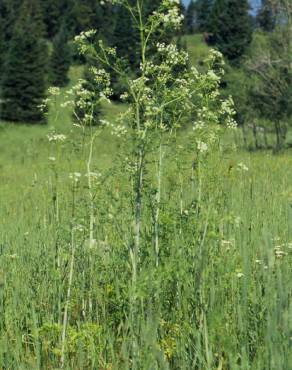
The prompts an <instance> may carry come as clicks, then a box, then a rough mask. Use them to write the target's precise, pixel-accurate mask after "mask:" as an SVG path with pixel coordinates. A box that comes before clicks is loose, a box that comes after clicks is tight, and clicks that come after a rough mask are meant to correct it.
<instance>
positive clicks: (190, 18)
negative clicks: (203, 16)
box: [184, 0, 196, 34]
mask: <svg viewBox="0 0 292 370" xmlns="http://www.w3.org/2000/svg"><path fill="white" fill-rule="evenodd" d="M195 16H196V5H195V3H194V1H193V0H191V2H190V3H189V5H188V7H187V10H186V14H185V25H184V27H185V30H186V33H187V34H192V33H194V31H195Z"/></svg>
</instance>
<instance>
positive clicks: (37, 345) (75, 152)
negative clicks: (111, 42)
mask: <svg viewBox="0 0 292 370" xmlns="http://www.w3.org/2000/svg"><path fill="white" fill-rule="evenodd" d="M201 47H202V49H204V45H203V46H202V45H201ZM196 52H198V53H199V54H200V55H203V54H204V53H205V52H206V49H204V50H201V51H197V50H196V48H193V49H191V55H192V57H193V58H196V57H195V55H196ZM72 73H74V75H72V76H71V77H72V80H74V79H76V78H78V76H80V74H81V73H80V70H76V69H74V70H73V72H72ZM56 99H57V100H56V102H55V103H54V104H53V106H52V109H51V111H50V115H49V125H48V126H35V127H31V126H25V125H7V124H4V123H1V124H0V148H1V155H0V220H1V222H0V369H5V370H6V369H7V370H8V369H12V370H14V369H21V370H22V369H23V370H24V369H27V370H31V369H60V368H64V369H68V370H69V369H96V370H101V369H102V370H113V369H115V370H128V369H133V370H134V369H135V370H143V369H145V370H146V369H147V370H155V369H172V370H174V369H175V370H181V369H182V370H184V369H185V370H190V369H194V370H205V369H206V370H215V369H216V370H247V369H250V370H268V369H270V370H290V369H291V370H292V352H291V341H292V306H291V295H292V286H291V279H292V269H291V266H292V228H291V225H292V172H291V171H290V169H291V166H292V157H291V154H290V152H289V151H286V152H283V153H281V154H279V155H273V154H272V153H271V152H269V151H261V152H254V153H249V152H245V151H242V150H240V149H234V148H232V145H231V143H232V142H233V136H232V137H231V136H229V137H227V136H225V137H223V138H222V139H221V143H220V145H218V148H217V150H215V151H214V153H210V154H208V155H207V154H206V156H203V157H202V158H198V156H197V155H196V154H195V153H194V152H195V151H194V147H193V146H192V145H193V142H192V139H191V138H190V132H189V131H190V130H188V129H185V130H183V131H180V132H178V134H177V137H175V138H173V139H172V140H171V141H170V142H169V143H168V144H167V145H166V144H165V152H164V157H163V162H162V163H163V164H161V168H162V170H161V172H162V173H163V177H162V184H160V185H161V194H160V199H159V211H160V212H159V217H158V216H157V219H156V215H155V210H156V209H157V208H156V207H157V192H158V191H157V188H158V186H157V188H156V185H157V183H159V181H160V180H161V179H160V177H159V176H158V175H159V173H160V172H159V171H158V170H157V168H158V164H159V160H161V158H160V157H158V158H157V157H156V153H155V152H154V153H151V154H150V156H149V163H147V165H148V167H147V169H148V172H146V174H145V176H146V180H145V184H146V185H145V195H144V197H143V211H142V215H141V241H140V250H139V256H135V253H134V251H133V248H132V239H133V202H134V200H133V191H132V188H133V184H132V183H131V182H130V181H129V178H130V175H129V174H130V173H131V168H130V165H129V162H127V160H126V156H127V155H128V153H129V148H128V146H129V145H130V144H129V143H127V142H124V141H123V138H119V137H116V136H113V135H112V134H111V132H110V129H109V128H106V129H104V130H103V131H101V132H100V134H99V136H97V138H96V139H95V140H94V142H93V145H92V147H91V145H90V140H91V138H92V136H91V134H92V132H90V130H89V129H88V130H85V131H84V132H83V131H82V130H80V128H77V127H73V126H72V124H71V116H70V111H68V110H60V109H59V106H60V104H61V103H62V102H63V100H64V94H61V95H60V96H59V97H57V98H56ZM124 109H125V108H124V107H123V106H122V105H118V104H114V105H109V106H108V105H104V106H103V112H104V117H105V118H107V119H108V120H109V121H111V122H113V121H115V119H116V117H117V116H118V115H119V113H120V112H122V111H123V110H124ZM52 133H53V134H58V135H59V134H62V135H65V136H66V138H64V140H63V139H62V140H59V141H58V140H55V141H54V140H52V141H51V142H50V141H49V140H48V136H49V137H50V135H52ZM232 135H233V134H232ZM238 137H240V134H239V133H238V134H237V138H238ZM238 140H239V139H238ZM91 149H92V153H91ZM91 154H92V157H91ZM89 158H90V160H89ZM89 162H90V169H89ZM89 173H90V174H91V175H90V178H94V181H93V184H89V182H88V174H89ZM157 220H158V222H157ZM155 221H156V222H155ZM157 225H158V229H157V230H156V229H155V228H156V227H157ZM156 236H157V237H158V238H159V249H158V248H157V243H156V241H155V240H154V239H155V237H156ZM135 258H136V259H135ZM133 266H134V267H135V268H136V270H135V271H134V272H133ZM64 328H66V332H64Z"/></svg>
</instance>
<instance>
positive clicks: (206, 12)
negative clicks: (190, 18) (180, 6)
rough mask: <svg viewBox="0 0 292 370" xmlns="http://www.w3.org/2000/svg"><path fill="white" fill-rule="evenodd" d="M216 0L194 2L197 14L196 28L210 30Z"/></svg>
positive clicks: (201, 30) (203, 30) (202, 30)
mask: <svg viewBox="0 0 292 370" xmlns="http://www.w3.org/2000/svg"><path fill="white" fill-rule="evenodd" d="M213 4H214V0H197V1H196V2H195V3H194V10H195V14H196V19H195V24H196V29H197V30H198V31H200V32H208V31H209V30H210V27H211V22H212V20H211V19H210V17H211V12H212V8H213Z"/></svg>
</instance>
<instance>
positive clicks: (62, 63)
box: [50, 25, 71, 87]
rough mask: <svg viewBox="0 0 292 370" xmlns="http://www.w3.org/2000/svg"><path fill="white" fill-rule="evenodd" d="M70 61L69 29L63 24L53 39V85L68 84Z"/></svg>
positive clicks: (51, 81) (51, 64) (51, 75)
mask: <svg viewBox="0 0 292 370" xmlns="http://www.w3.org/2000/svg"><path fill="white" fill-rule="evenodd" d="M70 63H71V49H70V46H69V44H68V37H67V31H66V29H65V27H64V25H63V26H62V28H61V29H60V31H59V32H58V34H57V35H56V36H55V38H54V40H53V51H52V55H51V58H50V83H51V84H52V85H53V86H59V87H63V86H66V85H67V83H68V82H69V78H68V72H69V68H70Z"/></svg>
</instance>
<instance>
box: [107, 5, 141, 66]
mask: <svg viewBox="0 0 292 370" xmlns="http://www.w3.org/2000/svg"><path fill="white" fill-rule="evenodd" d="M113 39H114V45H115V47H116V48H117V53H118V56H119V57H121V58H124V59H125V60H127V62H128V63H129V65H130V67H131V69H132V70H134V69H136V68H137V67H138V66H139V62H140V58H139V55H140V50H139V47H138V46H139V31H138V29H137V27H135V25H134V24H133V20H132V17H131V15H130V13H129V11H128V10H127V9H125V7H124V6H118V7H117V10H116V25H115V30H114V35H113Z"/></svg>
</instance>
